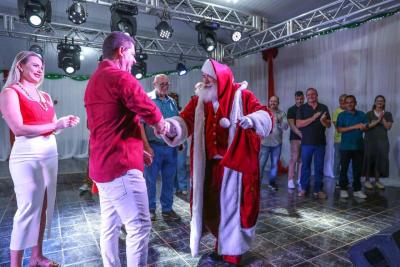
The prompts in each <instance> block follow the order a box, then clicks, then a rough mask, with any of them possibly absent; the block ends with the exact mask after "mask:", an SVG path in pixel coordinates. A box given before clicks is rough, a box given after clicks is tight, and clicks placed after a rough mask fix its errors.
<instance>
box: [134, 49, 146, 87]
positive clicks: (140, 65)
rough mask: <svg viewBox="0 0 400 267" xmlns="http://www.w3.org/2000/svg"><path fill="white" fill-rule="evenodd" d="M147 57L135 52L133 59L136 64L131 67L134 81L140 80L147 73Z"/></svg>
mask: <svg viewBox="0 0 400 267" xmlns="http://www.w3.org/2000/svg"><path fill="white" fill-rule="evenodd" d="M147 58H148V56H147V54H146V53H143V52H142V51H141V50H139V51H138V52H136V54H135V59H136V64H135V65H133V66H132V70H131V73H132V74H133V75H134V76H135V77H136V79H138V80H140V79H142V78H143V77H144V76H146V73H147V64H146V62H145V60H147Z"/></svg>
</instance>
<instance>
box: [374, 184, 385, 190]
mask: <svg viewBox="0 0 400 267" xmlns="http://www.w3.org/2000/svg"><path fill="white" fill-rule="evenodd" d="M375 186H376V187H377V188H378V189H380V190H383V189H385V186H384V185H383V184H382V183H381V182H375Z"/></svg>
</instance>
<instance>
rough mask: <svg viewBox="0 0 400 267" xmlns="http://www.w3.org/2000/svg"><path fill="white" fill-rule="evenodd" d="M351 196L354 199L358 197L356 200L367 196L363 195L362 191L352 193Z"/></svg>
mask: <svg viewBox="0 0 400 267" xmlns="http://www.w3.org/2000/svg"><path fill="white" fill-rule="evenodd" d="M353 196H354V197H358V198H362V199H365V198H367V195H366V194H364V193H363V191H356V192H353Z"/></svg>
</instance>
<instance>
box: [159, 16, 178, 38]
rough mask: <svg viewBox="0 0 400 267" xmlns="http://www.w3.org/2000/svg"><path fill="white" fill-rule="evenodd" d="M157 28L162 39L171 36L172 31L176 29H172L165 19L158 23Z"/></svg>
mask: <svg viewBox="0 0 400 267" xmlns="http://www.w3.org/2000/svg"><path fill="white" fill-rule="evenodd" d="M156 30H157V33H158V36H159V37H160V38H161V39H169V38H171V36H172V33H173V32H174V29H172V27H171V26H170V25H169V24H168V22H167V21H165V20H162V21H160V23H158V25H157V26H156Z"/></svg>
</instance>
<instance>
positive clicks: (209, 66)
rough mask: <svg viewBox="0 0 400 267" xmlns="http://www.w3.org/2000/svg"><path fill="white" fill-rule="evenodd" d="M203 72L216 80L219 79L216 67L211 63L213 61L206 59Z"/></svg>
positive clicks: (202, 68)
mask: <svg viewBox="0 0 400 267" xmlns="http://www.w3.org/2000/svg"><path fill="white" fill-rule="evenodd" d="M201 71H202V72H204V73H205V74H208V75H210V76H211V77H213V78H214V79H215V80H216V79H217V75H216V74H215V71H214V67H213V65H212V63H211V60H209V59H206V61H204V64H203V66H202V67H201Z"/></svg>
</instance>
